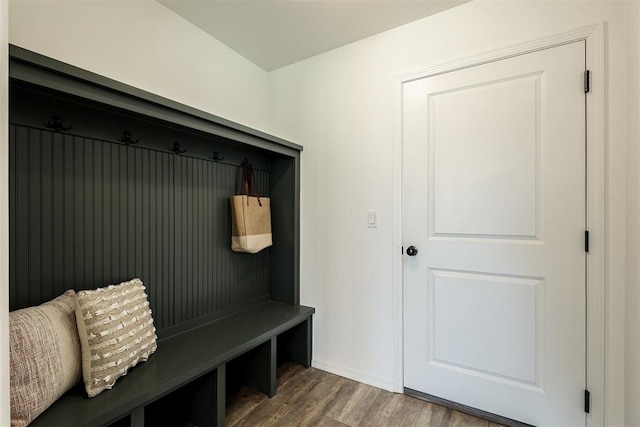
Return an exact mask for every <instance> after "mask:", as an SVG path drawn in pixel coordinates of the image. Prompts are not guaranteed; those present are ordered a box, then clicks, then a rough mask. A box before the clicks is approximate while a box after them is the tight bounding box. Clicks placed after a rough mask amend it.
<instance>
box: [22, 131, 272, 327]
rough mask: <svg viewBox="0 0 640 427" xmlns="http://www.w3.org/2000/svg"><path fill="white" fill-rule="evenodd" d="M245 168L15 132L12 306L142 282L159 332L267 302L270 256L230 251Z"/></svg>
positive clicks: (261, 184)
mask: <svg viewBox="0 0 640 427" xmlns="http://www.w3.org/2000/svg"><path fill="white" fill-rule="evenodd" d="M239 171H240V168H239V166H234V165H228V164H224V163H216V162H212V161H210V160H206V159H199V158H193V157H187V156H179V155H175V154H173V153H170V152H162V151H157V150H151V149H145V148H138V147H135V146H126V145H123V144H117V143H113V142H107V141H102V140H96V139H90V138H84V137H79V136H74V135H68V134H61V133H55V132H51V131H48V130H43V129H37V128H31V127H26V126H21V125H15V124H14V125H11V127H10V186H11V187H10V203H11V205H10V209H11V212H10V232H11V235H10V248H11V249H10V250H11V254H12V257H11V263H10V277H11V285H10V304H11V309H12V310H15V309H18V308H23V307H27V306H31V305H36V304H40V303H42V302H44V301H47V300H49V299H51V298H54V297H55V296H57V295H59V294H61V293H62V292H64V291H65V290H66V289H70V288H73V289H76V290H81V289H94V288H97V287H100V286H104V285H108V284H115V283H119V282H121V281H123V280H127V279H129V278H131V277H140V278H141V279H142V280H143V281H144V282H145V285H146V286H147V292H148V294H149V299H150V303H151V308H152V310H153V312H154V318H155V321H156V327H157V328H158V329H159V330H162V329H165V328H170V327H174V326H176V325H180V324H181V323H184V322H188V321H191V320H194V319H197V318H199V317H202V316H207V315H211V314H214V313H217V312H223V311H224V310H225V309H229V308H230V307H234V306H237V305H239V304H241V303H243V302H246V301H251V300H254V299H256V298H259V297H261V296H266V295H267V294H268V293H269V250H265V251H262V252H260V253H258V254H255V255H247V254H238V253H234V252H232V251H231V250H230V235H231V227H230V220H231V219H230V210H229V197H230V196H231V195H232V194H234V193H235V192H236V191H237V189H238V187H239V185H238V183H239V177H240V174H239ZM255 173H256V181H257V184H258V188H260V189H261V191H262V192H263V193H264V194H263V195H265V196H268V194H267V192H268V189H269V173H268V172H267V171H263V170H256V171H255Z"/></svg>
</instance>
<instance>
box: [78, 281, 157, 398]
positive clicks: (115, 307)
mask: <svg viewBox="0 0 640 427" xmlns="http://www.w3.org/2000/svg"><path fill="white" fill-rule="evenodd" d="M144 290H145V287H144V286H143V284H142V281H141V280H140V279H133V280H130V281H128V282H123V283H120V284H119V285H110V286H107V287H104V288H99V289H96V290H92V291H79V292H78V294H77V298H76V301H77V307H76V320H77V323H78V335H79V336H80V345H81V347H82V376H83V378H84V385H85V389H86V390H87V394H88V395H89V397H94V396H97V395H98V394H100V393H101V392H102V391H103V390H105V389H110V388H112V387H113V385H114V384H115V382H116V380H117V379H118V378H120V377H121V376H123V375H126V374H127V371H128V370H129V368H131V367H133V366H135V365H136V364H137V363H138V362H140V361H146V360H147V359H148V358H149V356H150V355H151V354H152V353H153V352H154V351H156V348H157V346H156V340H157V337H156V328H155V327H154V326H153V317H152V315H151V309H150V308H149V301H148V298H147V294H146V293H145V291H144Z"/></svg>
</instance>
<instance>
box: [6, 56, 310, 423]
mask: <svg viewBox="0 0 640 427" xmlns="http://www.w3.org/2000/svg"><path fill="white" fill-rule="evenodd" d="M9 75H10V91H11V95H10V106H9V121H10V129H9V157H10V158H9V165H10V167H9V187H10V189H9V210H10V214H9V223H10V224H9V225H10V229H11V230H12V232H11V233H10V236H9V251H10V253H11V256H10V265H9V276H10V285H9V309H10V311H14V310H20V309H23V308H29V307H33V306H38V305H40V304H43V303H45V302H47V301H50V300H53V299H54V298H56V297H58V296H61V295H63V293H65V294H66V291H67V290H70V289H73V290H75V291H76V292H79V291H82V290H95V289H96V288H100V287H105V286H107V285H109V284H116V283H120V282H123V281H124V280H128V279H131V278H139V279H141V281H142V283H144V286H145V287H146V294H147V296H148V302H149V309H150V312H151V313H153V321H154V326H155V328H156V331H157V337H158V342H157V350H156V352H155V353H153V354H152V355H151V356H150V357H149V358H148V360H147V361H146V362H141V363H138V364H137V365H136V366H134V367H133V368H131V369H130V370H129V372H128V373H127V375H125V376H124V377H121V378H119V379H118V380H117V382H116V383H115V385H114V386H113V388H112V389H110V390H105V391H103V392H102V393H100V394H98V395H97V396H95V397H93V398H89V397H87V392H85V390H84V389H83V384H79V385H77V386H75V387H74V388H72V389H71V390H68V387H73V385H69V386H68V387H66V388H65V389H64V390H63V391H62V392H64V391H67V390H68V391H67V392H66V393H65V394H64V395H63V396H62V397H61V398H60V399H58V400H56V401H55V402H54V403H53V404H52V405H51V406H49V407H48V409H46V410H45V411H44V412H43V413H42V414H40V415H39V416H38V417H37V418H35V419H34V420H33V423H32V425H34V426H47V427H49V426H55V425H64V426H97V425H101V426H113V427H115V426H160V425H162V426H165V425H167V426H168V425H177V426H191V425H199V426H211V425H219V426H222V425H224V420H225V404H226V401H227V400H228V399H229V397H230V396H233V395H234V394H236V393H237V392H238V391H239V390H240V388H241V387H242V386H244V385H246V386H249V387H252V388H255V389H257V390H260V391H262V392H264V393H265V394H267V395H268V396H273V395H274V393H275V391H276V368H277V366H278V365H279V364H281V363H284V362H288V361H291V362H294V363H298V364H301V365H304V366H307V367H308V366H309V365H310V364H311V343H312V335H311V322H312V315H313V313H314V309H313V308H310V307H305V306H301V305H300V164H301V161H300V160H301V151H302V147H301V146H300V145H297V144H296V143H293V142H290V141H287V140H284V139H281V138H279V137H277V136H273V135H269V134H266V133H264V132H261V131H259V130H255V129H252V128H249V127H246V126H244V125H241V124H238V123H234V122H231V121H229V120H226V119H224V118H221V117H217V116H214V115H212V114H210V113H207V112H203V111H201V110H197V109H195V108H192V107H190V106H187V105H184V104H180V103H178V102H175V101H173V100H170V99H166V98H162V97H160V96H158V95H156V94H153V93H149V92H145V91H143V90H141V89H139V88H136V87H132V86H129V85H126V84H123V83H121V82H117V81H114V80H111V79H109V78H106V77H104V76H100V75H97V74H94V73H91V72H89V71H87V70H83V69H80V68H77V67H75V66H73V65H70V64H66V63H63V62H60V61H58V60H56V59H54V58H48V57H44V56H42V55H39V54H37V53H35V52H31V51H28V50H25V49H22V48H20V47H17V46H10V62H9ZM185 84H189V82H185ZM245 165H252V170H253V172H255V176H254V175H253V174H252V178H253V179H254V181H253V183H254V185H255V188H256V189H259V195H260V197H263V198H269V200H270V212H271V219H270V223H271V232H272V237H273V245H272V246H270V247H267V248H265V249H263V250H262V251H260V252H258V253H251V254H248V253H238V252H236V251H234V250H232V248H231V235H232V227H231V209H230V200H231V197H233V196H234V195H235V194H237V193H238V190H239V189H240V188H242V186H241V185H239V184H240V183H241V180H242V176H243V173H242V172H243V171H244V170H245V169H244V168H245ZM46 350H47V349H46V348H45V352H46ZM56 354H57V353H56ZM60 354H62V353H60ZM29 381H30V382H29ZM29 381H28V382H27V383H28V384H33V383H34V382H33V381H31V380H29ZM32 400H34V399H32ZM27 401H28V403H29V398H27Z"/></svg>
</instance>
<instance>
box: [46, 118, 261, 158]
mask: <svg viewBox="0 0 640 427" xmlns="http://www.w3.org/2000/svg"><path fill="white" fill-rule="evenodd" d="M63 123H64V119H63V118H62V117H60V116H51V120H49V121H48V122H47V123H45V126H46V127H47V128H49V129H52V130H53V131H54V132H66V131H69V130H71V129H72V128H73V126H72V125H64V124H63ZM119 142H122V143H124V144H125V145H135V144H137V143H138V142H140V138H137V139H133V135H132V134H131V132H129V131H128V130H125V131H124V132H122V136H121V137H120V139H119ZM170 151H171V152H173V153H175V154H177V155H180V154H184V153H186V152H187V150H186V149H185V148H182V146H181V145H180V143H179V142H174V143H173V147H172V148H171V150H170ZM210 159H212V160H213V161H214V162H220V161H222V160H224V157H222V156H221V155H220V153H218V152H217V151H214V152H213V156H212V157H210ZM245 163H248V162H247V159H244V162H243V164H245Z"/></svg>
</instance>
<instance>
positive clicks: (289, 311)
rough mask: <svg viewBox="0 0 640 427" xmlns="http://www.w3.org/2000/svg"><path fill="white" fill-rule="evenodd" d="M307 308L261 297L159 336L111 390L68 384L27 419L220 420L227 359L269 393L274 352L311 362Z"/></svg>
mask: <svg viewBox="0 0 640 427" xmlns="http://www.w3.org/2000/svg"><path fill="white" fill-rule="evenodd" d="M313 312H314V310H313V309H312V308H309V307H303V306H289V305H285V304H280V303H274V302H266V303H263V304H260V305H257V306H255V307H253V308H250V309H247V310H245V311H241V312H239V313H235V314H233V315H230V316H228V317H225V318H223V319H220V320H218V321H214V322H211V323H208V324H206V325H202V326H199V327H197V328H195V329H193V330H190V331H187V332H183V333H181V334H178V335H175V336H173V337H171V338H167V339H164V340H161V341H160V342H159V343H158V350H157V351H156V353H155V354H153V355H152V356H151V357H150V358H149V360H148V361H147V362H145V363H143V364H141V365H139V366H137V367H134V368H133V369H132V370H131V371H130V372H129V373H128V374H127V375H126V376H125V377H123V378H121V379H119V380H118V382H117V383H116V386H115V387H114V388H113V389H112V390H107V391H105V392H103V393H101V394H99V395H98V396H96V397H94V398H92V399H88V398H87V397H86V395H84V393H82V391H72V392H71V393H69V394H67V395H66V396H64V397H62V398H61V399H59V400H58V401H57V402H56V403H55V404H54V405H53V406H52V407H51V408H49V409H48V410H47V411H46V412H45V413H44V414H42V415H41V416H40V417H38V418H36V420H35V421H34V422H33V423H32V425H34V426H69V425H77V426H98V425H110V424H115V425H119V424H118V421H121V420H122V419H123V418H125V419H124V420H122V421H124V422H121V424H123V425H131V426H144V425H172V423H175V424H174V425H178V424H179V423H180V422H186V421H190V422H193V423H196V424H197V425H199V426H209V425H219V426H222V425H224V416H225V401H226V392H225V389H226V375H225V373H226V369H225V368H226V364H227V362H233V361H236V360H237V361H238V363H239V365H240V366H239V368H240V370H242V371H243V375H242V376H243V380H244V383H245V384H247V385H249V386H250V387H253V388H256V389H258V390H260V391H262V392H263V393H265V394H267V395H268V396H269V397H272V396H273V395H274V394H275V392H276V366H277V362H278V359H280V360H281V361H282V360H288V361H292V362H295V363H298V364H301V365H304V366H306V367H309V366H310V363H311V315H312V314H313Z"/></svg>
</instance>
